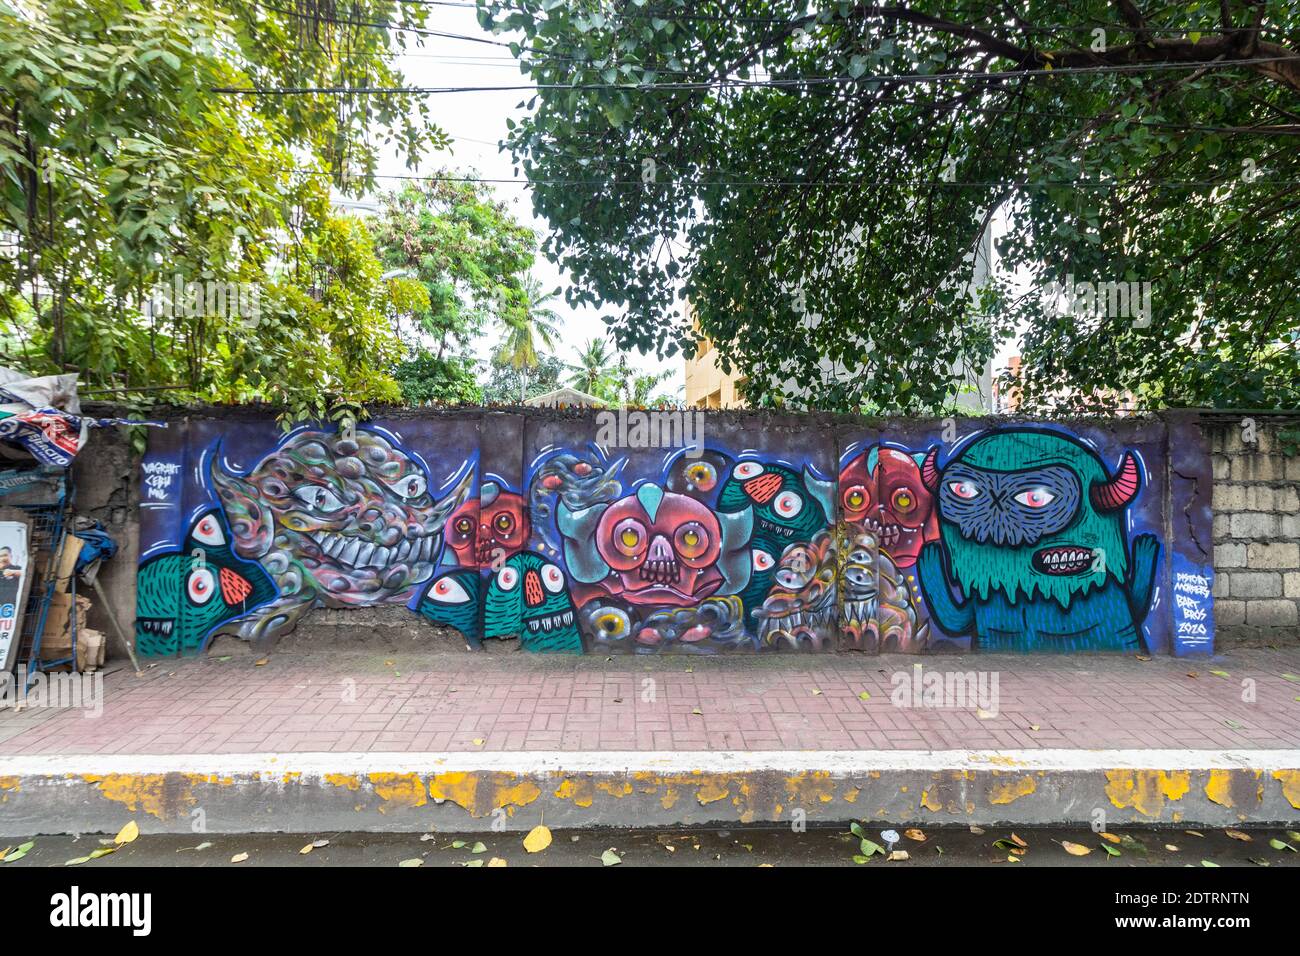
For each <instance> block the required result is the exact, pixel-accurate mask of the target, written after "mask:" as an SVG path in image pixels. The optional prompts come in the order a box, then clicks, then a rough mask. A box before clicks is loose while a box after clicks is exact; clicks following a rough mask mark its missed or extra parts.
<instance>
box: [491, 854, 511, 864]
mask: <svg viewBox="0 0 1300 956" xmlns="http://www.w3.org/2000/svg"><path fill="white" fill-rule="evenodd" d="M509 865H510V864H509V863H507V862H506V861H505V860H503V859H502V858H501V857H499V856H494V857H492V859H490V860H488V866H509Z"/></svg>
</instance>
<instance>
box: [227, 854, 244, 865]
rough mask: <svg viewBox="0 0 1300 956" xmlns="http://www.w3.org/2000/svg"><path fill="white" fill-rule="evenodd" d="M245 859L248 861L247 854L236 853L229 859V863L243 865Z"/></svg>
mask: <svg viewBox="0 0 1300 956" xmlns="http://www.w3.org/2000/svg"><path fill="white" fill-rule="evenodd" d="M247 859H248V854H247V853H236V854H235V855H234V856H232V857H231V858H230V862H231V863H243V862H244V861H245V860H247Z"/></svg>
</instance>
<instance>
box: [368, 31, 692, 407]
mask: <svg viewBox="0 0 1300 956" xmlns="http://www.w3.org/2000/svg"><path fill="white" fill-rule="evenodd" d="M429 12H430V16H429V19H428V22H427V24H426V27H427V28H428V29H431V30H439V31H442V32H445V33H455V34H461V35H464V36H474V37H484V38H488V39H501V38H500V37H494V36H493V35H492V34H490V33H488V32H486V31H484V30H483V29H481V28H480V27H479V25H478V20H477V19H476V17H475V15H474V11H473V9H469V8H459V7H433V8H430V11H429ZM416 40H420V41H422V45H421V46H419V47H416V46H415V45H414V41H416ZM407 43H408V47H409V53H407V54H406V55H404V56H402V57H401V59H400V61H399V65H400V67H401V70H402V72H403V73H404V74H405V75H406V78H407V81H408V82H409V84H410V85H412V86H505V85H518V84H521V83H525V82H527V79H526V78H525V77H524V76H523V74H521V73H520V72H519V67H518V65H517V64H516V62H515V60H514V58H513V57H512V56H511V55H510V51H509V50H507V49H506V48H505V47H499V46H490V45H487V44H483V43H473V42H469V41H466V40H455V39H449V38H444V37H431V36H419V37H417V36H415V35H413V34H407ZM428 99H429V107H430V111H431V115H432V117H433V119H434V120H435V121H436V122H437V123H438V125H439V126H441V127H442V128H443V129H444V130H446V131H447V133H449V134H450V135H451V136H452V137H453V145H452V148H451V151H450V152H443V153H437V154H434V155H431V156H429V157H427V158H426V159H425V161H424V162H423V163H422V164H421V167H420V169H419V170H417V171H416V172H418V173H419V174H430V173H433V172H434V171H435V170H437V169H438V168H439V167H446V168H448V169H452V170H456V171H459V172H462V173H465V174H473V175H478V176H481V177H483V178H484V179H514V178H516V176H515V172H514V164H513V162H512V161H511V157H510V153H509V151H505V152H501V151H499V150H498V148H497V144H498V143H499V142H500V141H501V140H502V139H504V138H505V136H506V132H507V130H506V119H507V118H510V117H513V118H514V119H515V120H516V121H518V120H520V119H521V118H522V117H523V116H524V111H523V110H521V109H518V108H517V107H518V105H519V103H520V102H521V101H524V100H526V99H528V96H527V94H523V93H519V92H513V93H512V92H497V91H489V92H482V93H468V92H467V93H438V94H431V95H430V96H429V97H428ZM379 172H380V173H381V174H388V175H403V174H409V173H410V172H411V170H408V169H407V168H406V165H405V163H404V162H403V161H402V160H400V159H399V158H397V157H396V156H393V157H390V158H389V159H387V160H386V161H383V162H381V163H380V168H379ZM399 185H400V183H399V182H398V181H396V180H382V179H381V180H380V187H381V188H383V189H386V190H387V189H393V188H395V187H397V186H399ZM491 187H492V190H493V191H494V193H495V194H496V196H497V198H499V199H500V200H502V201H504V202H505V203H506V204H507V205H508V207H509V208H510V210H511V211H512V212H513V214H514V215H515V217H516V218H518V219H519V221H521V222H523V223H525V224H527V225H529V226H531V227H532V228H533V230H534V231H535V232H536V233H537V234H538V236H539V239H540V237H542V236H545V235H546V234H547V233H549V232H550V230H551V227H550V224H549V223H548V222H547V221H546V220H545V219H540V218H538V217H536V216H534V215H533V204H532V198H531V196H530V195H529V190H528V187H527V185H526V184H524V183H493V184H491ZM533 271H534V274H535V275H536V276H537V278H538V279H539V280H540V281H541V283H542V287H543V288H545V289H548V290H549V289H554V288H556V287H557V286H560V287H567V286H569V285H570V284H571V280H570V279H569V277H568V275H567V274H563V273H561V271H560V269H559V268H558V267H557V266H555V265H554V264H552V263H551V262H549V261H548V260H547V259H546V258H545V257H544V256H541V255H539V256H538V258H537V264H536V266H535V267H534V270H533ZM554 307H555V310H556V312H558V313H559V315H560V317H561V329H560V333H561V334H560V338H559V341H558V342H557V348H556V354H558V355H559V357H560V358H561V359H562V360H564V361H566V362H572V361H574V359H575V357H576V355H575V353H576V349H577V348H578V347H579V346H581V345H582V344H583V343H584V342H586V341H587V340H588V339H590V338H593V337H601V336H604V335H605V333H606V328H605V324H604V323H603V322H601V321H600V314H601V313H600V311H598V310H596V309H592V308H579V309H574V308H571V307H570V306H569V305H568V304H567V303H564V302H563V301H557V302H556V304H555V306H554ZM489 331H490V332H494V331H495V330H494V329H490V330H489ZM496 342H497V338H496V336H495V335H491V334H490V335H488V336H484V337H483V338H482V339H481V340H480V341H479V342H478V343H477V347H476V349H475V352H476V354H477V355H478V357H479V358H482V359H487V358H488V357H489V356H490V354H491V352H492V349H493V347H494V346H495V345H496ZM629 364H630V365H631V366H632V367H633V368H634V369H637V370H638V371H650V370H654V371H667V372H670V373H671V375H672V377H671V378H669V379H667V380H665V381H664V382H663V383H662V384H661V385H660V386H659V388H658V390H657V391H659V392H663V393H665V394H667V395H670V396H672V397H674V398H676V399H678V400H681V398H682V393H681V392H679V391H678V389H679V387H680V386H681V385H682V381H683V364H682V359H681V356H680V355H677V356H675V357H673V358H671V359H668V360H666V361H663V362H660V361H658V360H657V359H656V358H655V357H654V355H653V354H652V355H648V356H640V355H637V354H635V353H633V354H632V355H631V356H630V357H629Z"/></svg>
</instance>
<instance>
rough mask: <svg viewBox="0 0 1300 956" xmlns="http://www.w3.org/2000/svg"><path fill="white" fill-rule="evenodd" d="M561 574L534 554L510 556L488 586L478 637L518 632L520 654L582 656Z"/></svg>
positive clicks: (573, 617)
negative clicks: (521, 647) (522, 652)
mask: <svg viewBox="0 0 1300 956" xmlns="http://www.w3.org/2000/svg"><path fill="white" fill-rule="evenodd" d="M576 622H577V611H576V609H575V608H574V606H573V601H572V599H571V598H570V597H569V591H568V585H567V583H566V582H565V580H564V572H563V571H561V570H560V568H559V566H558V565H555V564H553V563H551V562H550V561H547V560H546V559H545V558H544V557H542V556H541V555H540V554H536V553H534V552H532V551H521V552H519V553H518V554H516V555H513V556H511V557H510V558H509V559H508V560H507V561H506V563H505V564H504V565H503V566H502V567H501V569H500V570H499V571H497V573H496V574H495V575H493V576H492V579H491V581H490V582H489V584H488V591H487V602H486V604H485V606H484V609H483V636H484V637H506V636H508V635H511V634H518V635H519V639H520V642H521V643H522V644H523V646H524V649H525V650H530V651H552V652H560V653H569V654H581V653H582V638H581V636H579V634H578V627H577V623H576Z"/></svg>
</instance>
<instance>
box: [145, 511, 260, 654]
mask: <svg viewBox="0 0 1300 956" xmlns="http://www.w3.org/2000/svg"><path fill="white" fill-rule="evenodd" d="M230 540H231V538H230V529H229V528H228V527H227V526H226V523H225V521H224V520H223V519H222V516H221V512H220V511H218V510H216V509H213V510H212V511H209V512H207V513H205V514H202V515H200V516H199V517H198V518H197V519H196V520H195V522H194V524H193V525H192V526H191V527H190V530H189V533H188V534H187V535H186V537H185V544H184V546H183V547H182V548H181V549H180V550H179V551H171V552H167V553H164V554H159V555H155V556H154V557H151V558H149V559H148V560H147V561H145V562H144V563H143V564H141V565H140V572H139V574H138V575H137V577H136V619H135V646H136V648H137V649H138V650H139V652H140V654H141V655H142V656H145V657H153V656H161V655H168V654H176V653H181V654H196V653H198V652H200V651H202V650H203V649H204V648H205V647H207V644H208V641H209V640H210V639H211V638H212V636H213V635H214V634H215V633H216V631H217V630H218V628H219V627H220V626H221V625H223V624H226V623H227V622H230V621H235V620H238V619H240V618H242V617H243V616H245V615H247V614H249V613H251V612H252V611H254V610H256V609H257V608H259V607H261V606H263V605H264V604H266V603H268V602H270V601H272V600H274V599H275V585H274V584H273V583H272V582H271V579H270V577H269V576H268V575H267V573H266V572H265V571H263V570H262V568H261V566H260V565H258V564H256V563H254V562H252V561H245V560H243V559H242V558H240V557H239V556H238V555H236V554H235V553H234V551H233V550H231V547H230Z"/></svg>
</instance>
